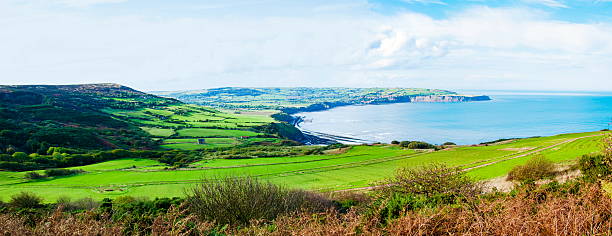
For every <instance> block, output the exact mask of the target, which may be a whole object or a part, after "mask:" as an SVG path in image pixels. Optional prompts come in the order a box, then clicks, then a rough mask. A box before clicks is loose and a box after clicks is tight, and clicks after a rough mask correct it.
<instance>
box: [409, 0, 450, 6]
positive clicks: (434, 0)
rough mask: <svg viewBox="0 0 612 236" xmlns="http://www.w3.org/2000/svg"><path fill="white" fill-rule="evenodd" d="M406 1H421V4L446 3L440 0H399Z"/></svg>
mask: <svg viewBox="0 0 612 236" xmlns="http://www.w3.org/2000/svg"><path fill="white" fill-rule="evenodd" d="M401 1H402V2H406V3H422V4H440V5H446V3H445V2H444V1H442V0H401Z"/></svg>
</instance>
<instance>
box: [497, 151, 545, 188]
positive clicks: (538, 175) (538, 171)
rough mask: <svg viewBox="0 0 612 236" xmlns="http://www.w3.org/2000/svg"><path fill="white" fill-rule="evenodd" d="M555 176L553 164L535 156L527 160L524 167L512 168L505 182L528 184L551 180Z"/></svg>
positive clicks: (542, 157) (539, 156)
mask: <svg viewBox="0 0 612 236" xmlns="http://www.w3.org/2000/svg"><path fill="white" fill-rule="evenodd" d="M555 174H556V170H555V164H554V163H553V162H552V161H550V160H548V159H546V158H545V157H544V156H541V155H537V156H534V157H533V158H531V159H529V160H528V161H527V163H525V164H524V165H518V166H515V167H514V168H512V170H510V172H509V173H508V177H507V178H506V179H507V180H510V181H519V182H529V181H536V180H539V179H544V178H552V177H554V176H555Z"/></svg>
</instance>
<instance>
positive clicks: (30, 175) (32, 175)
mask: <svg viewBox="0 0 612 236" xmlns="http://www.w3.org/2000/svg"><path fill="white" fill-rule="evenodd" d="M25 177H26V179H42V178H45V176H44V175H41V174H39V173H38V172H36V171H32V172H28V173H26V174H25Z"/></svg>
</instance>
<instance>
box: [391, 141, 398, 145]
mask: <svg viewBox="0 0 612 236" xmlns="http://www.w3.org/2000/svg"><path fill="white" fill-rule="evenodd" d="M391 144H393V145H398V144H400V142H399V141H397V140H393V141H391Z"/></svg>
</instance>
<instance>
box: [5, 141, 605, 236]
mask: <svg viewBox="0 0 612 236" xmlns="http://www.w3.org/2000/svg"><path fill="white" fill-rule="evenodd" d="M609 144H612V142H611V143H609ZM610 154H611V153H607V152H605V151H604V152H601V153H596V154H593V155H599V156H601V158H600V159H602V160H603V161H604V162H598V163H591V162H590V161H588V160H590V157H588V156H583V157H581V158H580V160H581V161H580V162H578V164H577V166H576V167H577V168H579V169H581V170H583V172H584V173H589V174H586V175H585V176H584V177H582V178H579V179H576V180H572V181H568V182H565V183H559V182H556V181H549V182H547V183H540V184H536V183H534V182H523V183H520V184H518V185H517V187H515V188H514V189H513V190H512V191H510V192H508V193H505V192H498V191H492V192H484V191H483V188H482V186H481V185H480V184H479V183H478V182H476V181H475V180H474V179H472V178H470V177H469V176H467V175H465V172H464V171H461V170H460V169H457V168H452V167H447V166H445V165H439V164H435V165H428V166H423V167H420V168H416V169H415V168H402V169H399V170H398V171H397V172H396V173H395V175H394V176H393V177H391V178H388V179H385V180H383V181H381V182H378V184H379V185H376V186H374V188H373V189H372V191H370V192H367V193H355V192H336V193H333V194H320V193H315V192H309V191H305V190H296V189H289V188H286V187H283V186H278V185H275V184H273V183H270V182H267V181H262V180H260V179H256V178H253V177H238V178H230V177H228V178H223V179H206V180H204V181H203V182H202V183H201V184H199V185H197V186H195V187H193V188H191V189H189V190H187V196H186V197H185V198H172V199H170V198H157V199H154V200H147V199H138V198H134V197H120V198H117V199H114V200H111V199H104V200H102V201H95V200H92V199H81V200H76V201H73V200H70V199H68V198H62V199H59V200H58V201H57V202H56V203H51V204H43V203H42V199H41V198H40V197H39V196H37V195H35V194H31V193H20V194H17V195H14V196H13V197H12V198H11V200H10V201H9V202H7V203H2V204H0V205H2V206H3V208H2V209H3V210H2V212H0V231H1V232H3V233H4V234H11V235H21V234H45V235H51V234H52V235H73V234H78V235H120V234H124V235H143V234H145V235H146V234H154V235H160V234H163V235H442V234H462V235H463V234H480V235H583V234H587V235H608V234H610V233H612V194H611V193H606V192H605V190H603V189H602V184H605V183H606V182H608V181H611V180H612V176H611V175H609V174H608V175H601V173H604V172H601V170H604V171H606V172H605V173H612V165H610V163H612V162H610V160H612V155H610ZM534 166H541V165H538V164H534V162H529V163H527V164H526V165H525V166H524V167H522V168H532V167H534ZM594 170H595V171H594ZM534 180H535V179H534Z"/></svg>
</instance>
